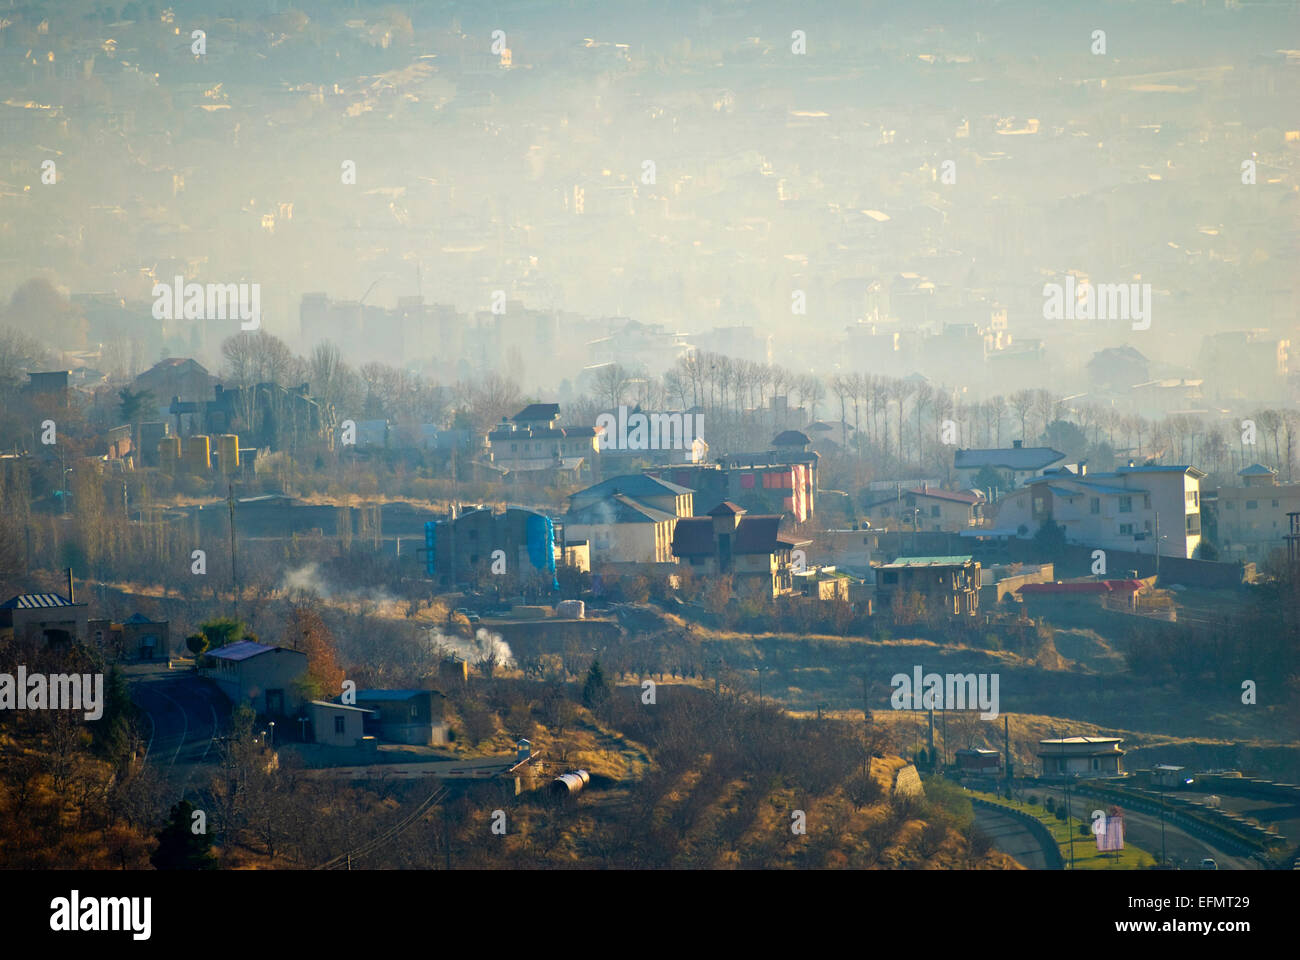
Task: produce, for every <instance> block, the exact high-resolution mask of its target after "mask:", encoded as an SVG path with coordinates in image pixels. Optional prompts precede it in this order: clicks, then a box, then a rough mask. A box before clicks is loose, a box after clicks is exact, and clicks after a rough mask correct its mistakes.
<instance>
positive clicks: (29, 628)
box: [0, 593, 88, 644]
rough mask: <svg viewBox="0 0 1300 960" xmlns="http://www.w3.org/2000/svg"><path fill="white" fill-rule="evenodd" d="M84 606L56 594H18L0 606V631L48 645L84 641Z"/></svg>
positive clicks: (24, 639)
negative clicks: (42, 641)
mask: <svg viewBox="0 0 1300 960" xmlns="http://www.w3.org/2000/svg"><path fill="white" fill-rule="evenodd" d="M87 609H88V608H87V605H86V604H84V603H75V602H73V601H72V600H69V599H68V598H67V597H64V596H60V595H59V594H57V593H20V594H18V595H17V596H14V597H10V598H9V599H8V600H6V601H5V602H4V603H0V631H9V632H10V635H11V636H13V638H14V639H16V640H23V641H33V640H39V639H44V640H45V641H46V642H47V643H52V644H62V643H71V642H72V641H74V640H80V641H85V640H86V638H87V636H88V631H87V624H86V612H87Z"/></svg>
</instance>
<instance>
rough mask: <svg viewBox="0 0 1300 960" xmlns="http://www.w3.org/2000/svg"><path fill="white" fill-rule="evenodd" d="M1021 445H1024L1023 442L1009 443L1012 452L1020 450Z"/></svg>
mask: <svg viewBox="0 0 1300 960" xmlns="http://www.w3.org/2000/svg"><path fill="white" fill-rule="evenodd" d="M1022 443H1024V441H1023V440H1012V441H1011V448H1012V449H1013V450H1019V449H1020V445H1021V444H1022Z"/></svg>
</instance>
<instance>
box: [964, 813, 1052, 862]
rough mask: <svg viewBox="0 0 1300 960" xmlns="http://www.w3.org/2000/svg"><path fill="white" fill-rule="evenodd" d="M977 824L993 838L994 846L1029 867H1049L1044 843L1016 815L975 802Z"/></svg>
mask: <svg viewBox="0 0 1300 960" xmlns="http://www.w3.org/2000/svg"><path fill="white" fill-rule="evenodd" d="M975 824H976V826H978V827H979V828H980V829H981V830H983V831H984V832H985V833H986V834H988V835H989V837H991V838H992V840H993V846H995V847H997V848H998V849H999V850H1001V851H1002V852H1003V853H1005V854H1007V855H1008V856H1011V857H1014V858H1015V859H1016V860H1018V861H1019V862H1020V863H1021V865H1023V866H1024V867H1026V868H1027V869H1029V870H1047V869H1048V866H1047V857H1046V856H1045V855H1044V854H1043V848H1042V845H1041V844H1039V842H1038V840H1037V839H1035V838H1034V835H1033V834H1032V833H1030V832H1029V830H1028V828H1026V827H1025V826H1024V824H1022V823H1021V822H1020V821H1019V820H1017V819H1016V818H1015V817H1013V816H1011V815H1009V814H1006V813H1003V812H1002V811H1000V810H990V809H988V808H987V807H982V806H980V805H979V804H975Z"/></svg>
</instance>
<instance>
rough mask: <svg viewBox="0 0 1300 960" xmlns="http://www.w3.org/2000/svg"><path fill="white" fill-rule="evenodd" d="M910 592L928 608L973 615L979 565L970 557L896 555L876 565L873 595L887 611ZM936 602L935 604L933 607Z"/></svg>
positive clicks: (976, 610) (977, 587)
mask: <svg viewBox="0 0 1300 960" xmlns="http://www.w3.org/2000/svg"><path fill="white" fill-rule="evenodd" d="M913 591H915V592H916V593H918V594H920V595H921V597H923V598H924V599H925V602H926V605H927V608H928V609H939V610H942V611H943V612H944V613H947V614H950V615H952V616H974V615H975V614H977V613H978V612H979V606H980V565H979V563H978V562H977V561H975V560H974V559H972V558H971V557H969V556H952V557H899V558H898V559H897V560H894V561H893V562H892V563H885V564H881V565H880V566H879V567H877V568H876V598H877V601H878V603H879V604H880V609H882V610H888V609H889V608H890V607H891V606H892V605H893V604H894V603H895V602H897V601H896V598H900V599H901V598H904V597H906V596H908V595H909V594H911V593H912V592H913ZM934 605H937V606H934Z"/></svg>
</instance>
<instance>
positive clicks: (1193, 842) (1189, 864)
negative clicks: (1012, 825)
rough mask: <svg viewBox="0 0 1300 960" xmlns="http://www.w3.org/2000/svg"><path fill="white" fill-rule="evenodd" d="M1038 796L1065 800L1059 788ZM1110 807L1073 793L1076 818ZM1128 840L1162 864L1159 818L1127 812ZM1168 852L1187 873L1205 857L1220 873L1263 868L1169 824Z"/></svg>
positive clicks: (1250, 860) (1166, 829)
mask: <svg viewBox="0 0 1300 960" xmlns="http://www.w3.org/2000/svg"><path fill="white" fill-rule="evenodd" d="M1034 792H1036V793H1042V794H1044V795H1046V794H1053V795H1055V796H1056V798H1057V800H1064V797H1065V794H1064V792H1063V791H1061V790H1059V789H1057V788H1046V787H1041V786H1040V787H1035V788H1034ZM1107 806H1108V804H1107V803H1103V802H1101V801H1098V800H1097V798H1096V797H1087V796H1083V795H1082V794H1079V793H1075V792H1074V790H1071V791H1070V811H1071V813H1073V814H1074V816H1075V817H1076V818H1086V817H1088V816H1089V815H1090V814H1091V813H1092V811H1093V810H1098V809H1105V808H1106V807H1107ZM1120 808H1121V809H1124V805H1123V804H1120ZM1081 839H1083V840H1084V841H1085V842H1092V841H1091V840H1090V839H1089V838H1087V837H1083V838H1081ZM1124 839H1125V840H1126V841H1128V842H1129V843H1132V844H1133V846H1135V847H1140V848H1141V849H1143V850H1145V851H1147V852H1148V853H1150V854H1151V855H1152V856H1153V857H1155V858H1156V859H1157V860H1159V859H1160V816H1159V814H1154V815H1153V814H1149V813H1138V812H1137V811H1136V810H1128V809H1124ZM1165 850H1166V851H1167V852H1168V855H1169V859H1170V860H1172V861H1174V863H1176V864H1178V866H1179V867H1181V868H1182V869H1184V870H1195V869H1197V868H1198V867H1199V866H1200V863H1201V860H1202V859H1203V858H1205V857H1211V858H1213V859H1214V860H1215V861H1217V862H1218V864H1219V869H1220V870H1258V869H1260V867H1259V864H1258V863H1257V862H1256V861H1254V860H1252V859H1250V858H1249V857H1239V856H1236V855H1234V854H1231V853H1228V852H1227V851H1226V850H1223V849H1221V848H1219V847H1216V846H1214V845H1213V844H1211V843H1208V842H1206V841H1205V840H1202V839H1201V838H1200V837H1194V836H1192V835H1191V834H1190V833H1187V832H1185V831H1183V830H1180V829H1179V828H1178V827H1176V826H1174V825H1173V824H1172V823H1171V822H1170V821H1169V820H1166V821H1165Z"/></svg>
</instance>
